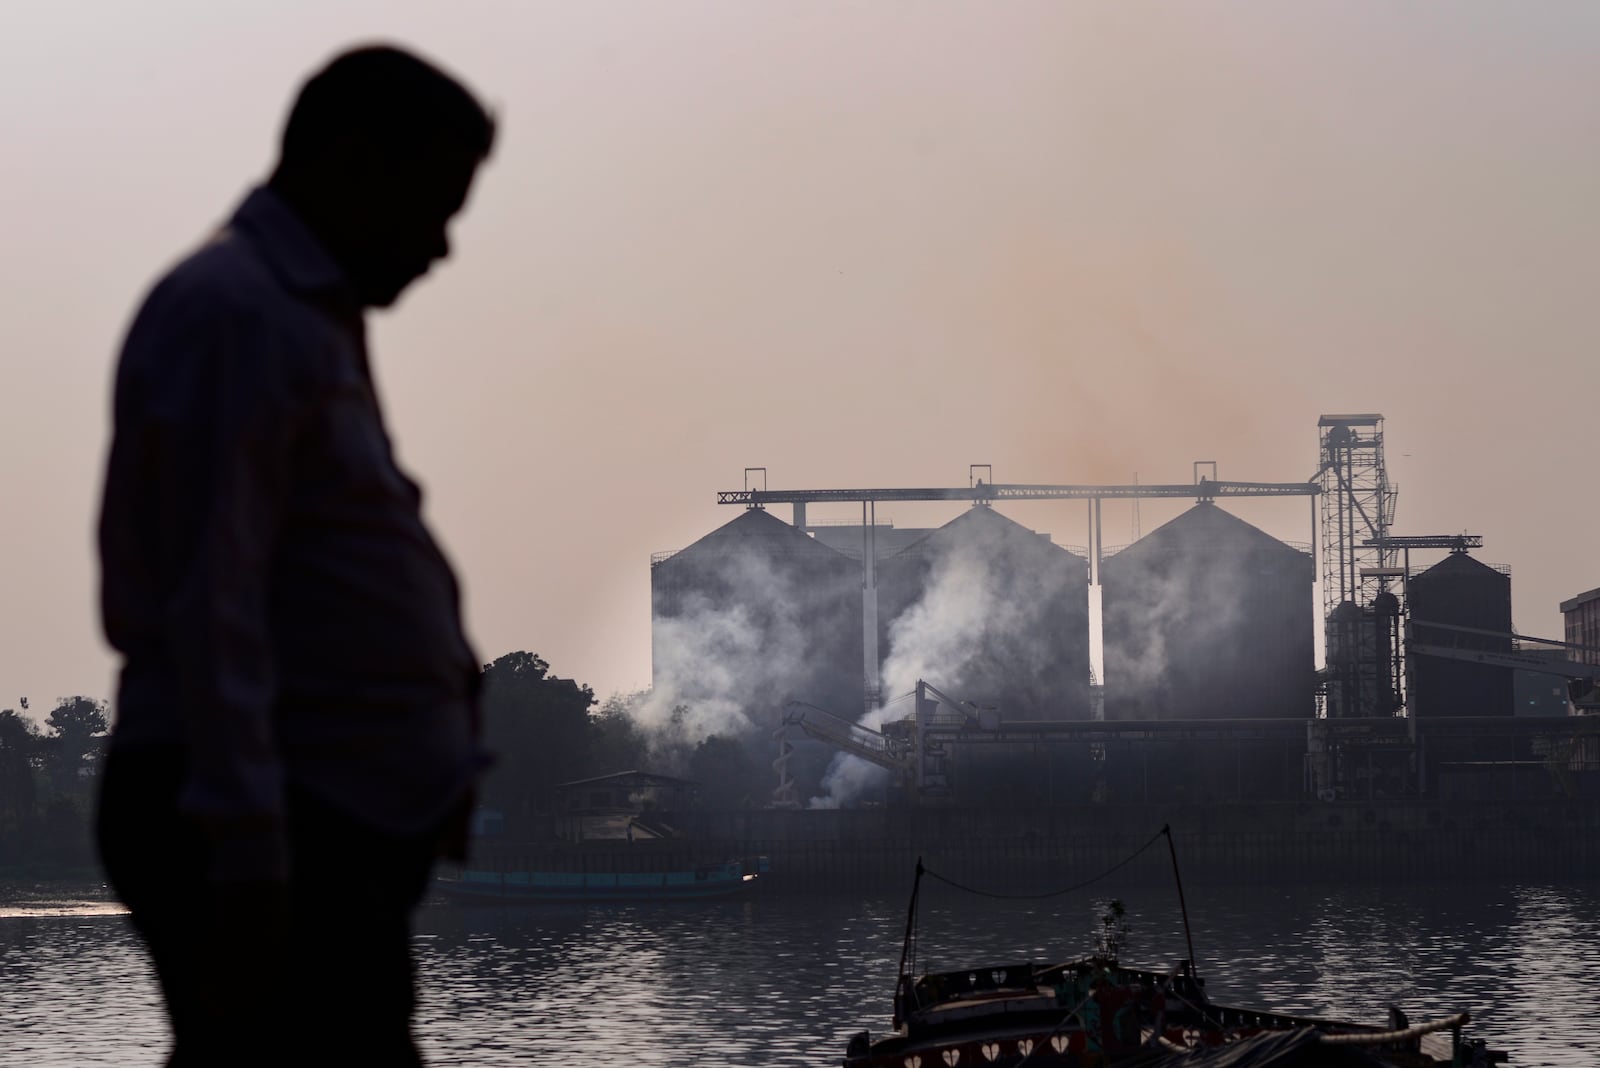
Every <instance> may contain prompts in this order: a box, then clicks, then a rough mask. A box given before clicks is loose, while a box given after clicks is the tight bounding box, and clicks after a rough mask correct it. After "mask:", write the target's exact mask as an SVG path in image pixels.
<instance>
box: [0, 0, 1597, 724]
mask: <svg viewBox="0 0 1600 1068" xmlns="http://www.w3.org/2000/svg"><path fill="white" fill-rule="evenodd" d="M374 38H385V39H390V40H395V41H399V42H402V43H406V44H410V45H413V46H415V47H417V48H418V49H420V50H422V51H424V52H426V53H427V54H429V55H431V56H433V57H434V58H436V59H437V60H438V61H440V62H441V63H443V64H444V65H445V66H447V67H449V68H451V69H453V70H454V71H456V72H458V73H459V74H461V75H462V76H463V77H464V78H465V79H466V80H468V81H469V82H470V83H471V84H473V85H474V86H475V87H476V88H477V89H478V90H480V92H481V93H482V94H483V96H485V97H486V98H487V99H488V100H489V101H491V102H493V104H494V105H495V107H496V108H497V109H498V110H499V113H500V115H501V119H502V124H503V128H502V140H501V143H500V147H499V150H498V152H497V154H496V156H495V158H494V160H493V162H492V165H491V166H490V167H489V168H488V170H487V171H486V172H485V173H484V174H483V176H482V180H481V182H480V184H479V187H478V190H477V193H476V195H475V196H474V199H473V201H472V203H471V205H470V207H469V209H468V213H467V215H466V216H465V217H464V219H463V220H462V221H461V222H460V224H459V225H458V227H457V230H456V234H455V246H456V258H455V260H454V261H453V262H451V263H449V264H447V265H444V266H443V267H442V268H440V269H438V270H437V271H436V273H435V274H434V276H432V277H431V278H430V279H428V280H427V281H425V282H424V283H423V284H421V285H419V286H418V287H417V288H416V289H415V290H414V291H412V292H411V293H410V294H409V295H408V296H407V298H406V299H405V300H404V301H403V302H402V303H401V305H400V306H399V307H398V309H396V310H395V311H393V312H391V313H388V314H384V315H381V316H378V317H377V318H376V321H375V324H374V345H375V351H376V357H377V358H376V368H377V373H378V375H379V379H380V382H381V386H382V390H383V393H384V395H385V398H386V401H387V404H388V408H389V416H390V421H391V426H392V429H393V431H394V433H395V436H396V438H397V441H398V445H399V448H400V451H401V454H402V460H403V462H404V463H405V464H406V465H407V466H408V467H409V468H410V469H411V470H412V471H413V472H414V473H415V474H416V475H417V476H418V477H419V478H420V480H421V481H422V482H423V483H424V485H425V486H426V487H427V490H428V502H429V503H428V507H429V513H430V516H431V518H432V520H433V522H434V524H435V526H436V528H437V530H438V531H439V533H440V535H441V537H442V539H443V541H444V542H445V543H446V545H447V547H448V549H449V551H450V552H451V554H452V556H453V558H454V559H455V561H456V562H457V564H458V566H459V568H460V570H461V572H462V575H463V578H464V582H465V587H466V593H467V611H468V617H469V623H470V627H471V630H472V632H473V634H474V636H475V638H476V640H477V642H478V644H479V647H480V651H481V653H482V654H483V657H484V658H485V659H486V660H487V659H491V658H493V657H495V656H498V655H500V654H502V653H504V652H507V651H510V650H513V649H530V650H533V651H535V652H538V653H540V654H541V655H543V656H544V657H546V658H547V659H548V660H549V661H550V662H551V664H552V665H553V667H554V669H555V671H556V672H557V673H559V674H561V675H564V676H572V677H576V678H578V679H580V680H582V681H585V682H588V683H590V684H591V685H593V686H594V687H595V689H596V690H597V691H599V692H600V693H601V694H602V695H603V694H605V693H607V692H610V691H612V690H618V689H631V688H636V687H639V686H642V685H644V684H645V683H647V681H648V679H649V658H650V651H649V650H650V640H649V567H648V561H649V556H650V553H651V552H653V551H657V550H663V549H672V548H678V547H681V546H683V545H686V544H688V543H689V542H691V541H693V540H694V539H695V538H697V537H699V536H700V535H701V534H704V533H705V532H707V531H709V530H710V529H712V528H713V527H715V526H716V525H718V524H720V523H722V522H725V521H727V520H729V519H731V518H733V515H734V513H733V512H732V511H731V510H729V509H719V508H718V507H717V506H716V504H715V503H714V502H715V492H716V491H717V490H718V489H728V488H737V487H738V486H739V485H740V484H741V469H742V468H743V467H745V466H746V465H764V466H766V467H768V468H769V469H770V479H771V485H772V486H773V487H774V488H776V487H780V486H789V487H794V486H852V485H869V484H870V485H912V484H919V485H927V484H935V485H938V484H948V485H964V484H965V482H966V477H967V465H968V464H969V463H974V462H981V463H990V464H993V465H994V474H995V477H996V479H998V480H1000V481H1128V480H1131V479H1132V477H1133V474H1134V473H1135V472H1138V473H1139V477H1140V478H1141V480H1143V481H1146V482H1154V481H1188V480H1189V478H1190V473H1191V468H1190V464H1191V461H1193V460H1196V459H1215V460H1217V461H1218V462H1219V464H1220V473H1221V475H1222V477H1224V478H1236V479H1250V480H1270V481H1287V480H1295V479H1304V478H1307V477H1309V476H1310V475H1311V474H1312V473H1313V471H1314V469H1315V467H1316V462H1317V455H1316V419H1317V416H1318V414H1319V413H1322V412H1340V411H1377V412H1382V413H1383V414H1384V415H1385V416H1386V417H1387V419H1388V427H1387V428H1388V432H1389V446H1390V448H1389V459H1390V468H1391V474H1392V476H1393V477H1394V479H1395V480H1396V481H1397V482H1398V483H1399V484H1400V486H1401V490H1402V492H1401V497H1400V506H1399V515H1398V520H1399V521H1398V524H1397V527H1398V529H1400V530H1401V531H1402V532H1409V533H1435V532H1456V531H1461V530H1470V531H1473V532H1477V533H1482V534H1484V535H1485V536H1486V538H1487V539H1488V544H1487V547H1486V549H1485V550H1484V551H1483V552H1482V553H1481V554H1480V555H1481V557H1482V558H1483V559H1486V560H1488V561H1491V562H1495V563H1504V564H1509V565H1511V567H1512V568H1513V588H1514V594H1515V602H1516V604H1515V608H1516V622H1517V625H1518V626H1519V627H1520V628H1522V629H1523V630H1526V631H1528V632H1530V633H1534V634H1544V635H1552V636H1555V635H1558V633H1559V627H1560V617H1559V614H1558V611H1557V608H1556V605H1557V602H1558V601H1560V600H1561V599H1562V598H1564V597H1568V596H1571V595H1572V594H1574V593H1576V592H1578V591H1580V590H1584V589H1588V588H1591V587H1594V586H1600V558H1597V554H1596V551H1595V546H1596V540H1597V534H1596V531H1597V530H1600V495H1597V493H1596V491H1595V479H1594V475H1593V474H1592V472H1591V470H1590V467H1591V462H1592V458H1593V455H1594V452H1593V445H1592V441H1593V435H1594V429H1593V428H1594V425H1595V410H1596V398H1597V397H1600V368H1597V366H1596V353H1597V351H1600V346H1597V341H1600V310H1597V309H1600V296H1597V293H1596V282H1597V266H1600V265H1597V257H1600V209H1597V193H1600V63H1597V62H1596V56H1597V55H1600V4H1596V3H1593V2H1592V0H1572V2H1568V3H1535V2H1518V3H1507V2H1503V0H1483V2H1465V0H1458V2H1453V3H1449V4H1443V3H1420V2H1417V3H1411V2H1385V3H1353V2H1350V0H1330V2H1311V0H1296V2H1295V3H1277V2H1270V0H1257V2H1253V3H1199V2H1196V3H1177V2H1171V3H1138V2H1131V0H1107V2H1104V3H1082V2H1068V0H1052V2H1048V3H1013V2H1004V3H997V2H981V3H980V2H972V3H959V4H958V3H935V2H928V0H917V2H909V0H908V2H895V3H891V2H859V0H853V2H848V3H846V2H840V3H821V2H812V0H806V2H802V0H783V2H779V0H770V2H766V0H742V2H727V3H689V2H672V3H667V2H647V0H637V2H631V3H630V2H622V0H617V2H609V3H587V2H579V0H568V2H565V3H559V4H556V3H527V2H510V0H507V2H504V3H487V2H483V3H475V2H468V0H455V2H452V3H449V4H444V3H432V2H429V3H421V2H414V3H401V2H397V0H370V2H339V0H317V2H315V3H310V2H298V0H295V2H290V0H270V2H268V0H226V2H218V0H190V2H177V0H141V2H139V3H121V2H115V0H105V2H102V3H98V4H90V3H71V2H65V0H8V2H7V3H6V4H5V5H4V9H3V12H0V145H3V150H0V217H3V219H0V221H3V225H0V236H3V239H4V242H5V247H4V255H3V258H0V301H3V304H0V397H3V398H4V400H5V408H4V418H3V420H0V493H3V495H4V500H5V501H6V502H7V504H8V506H9V512H10V514H9V517H8V522H7V528H8V530H7V535H6V542H5V548H6V551H5V553H4V554H3V556H0V600H3V603H4V605H5V612H4V618H3V621H0V705H9V704H12V703H13V701H14V698H15V696H17V695H27V696H29V697H30V698H31V699H32V700H33V702H34V704H35V707H36V709H40V710H42V709H43V708H44V707H48V705H49V704H50V703H51V701H52V700H53V699H54V698H55V697H57V696H58V695H65V694H71V693H89V694H94V695H109V694H110V693H111V690H112V682H111V678H112V676H111V670H112V666H113V660H112V657H111V655H110V654H109V652H108V651H107V649H106V648H105V646H104V644H103V641H102V639H101V637H100V632H99V625H98V622H97V617H96V610H95V589H96V582H97V576H96V568H95V563H94V556H93V543H92V525H93V519H94V513H95V510H96V507H97V495H98V490H99V480H100V468H101V464H102V460H103V455H104V452H105V448H106V443H107V435H108V422H107V410H108V388H109V386H108V384H109V371H110V366H111V360H112V358H113V355H114V353H115V349H116V346H117V344H118V342H119V340H120V335H121V333H122V331H123V329H124V327H125V325H126V322H127V320H128V317H129V315H130V313H131V311H132V309H133V307H134V306H135V304H136V302H137V301H138V299H139V298H140V296H141V294H142V292H143V290H144V289H145V287H146V286H147V285H148V284H149V282H150V281H151V280H152V278H153V276H154V275H155V274H156V273H157V271H158V269H160V268H161V267H162V266H163V265H165V264H167V263H170V262H171V261H172V260H173V259H174V258H175V257H176V256H177V255H178V254H179V253H180V252H181V251H183V250H184V249H185V248H186V247H188V246H190V245H192V244H193V243H194V242H196V241H197V240H199V239H200V238H201V237H202V236H203V235H204V234H205V233H206V231H207V230H208V229H209V228H210V227H212V226H213V225H214V224H216V223H217V222H219V221H220V220H222V219H223V218H224V217H225V216H226V215H227V214H228V212H229V211H230V210H231V209H232V207H233V205H234V204H235V202H236V201H237V199H238V198H239V197H240V195H241V194H242V193H243V192H244V191H245V190H246V188H247V187H248V186H249V185H250V184H251V183H252V182H253V181H254V180H256V179H257V178H259V177H260V176H261V175H262V174H263V173H264V171H265V169H266V168H267V166H268V165H269V163H270V160H271V156H272V151H273V145H274V142H275V139H276V136H277V132H278V128H279V125H280V122H281V118H282V115H283V112H284V110H285V107H286V105H287V103H288V101H289V99H290V97H291V94H292V91H293V89H294V87H295V86H296V85H297V84H298V82H299V80H300V79H301V78H302V77H303V76H304V75H305V74H306V73H307V72H308V71H309V70H311V69H312V68H313V67H315V66H316V65H318V64H319V63H320V62H321V61H323V60H324V59H325V58H327V56H329V55H330V54H331V53H333V52H334V51H336V50H338V49H339V48H341V47H342V46H344V45H347V44H349V43H352V42H357V41H363V40H370V39H374ZM1175 511H1176V509H1175V508H1173V507H1171V506H1165V507H1163V506H1159V505H1156V504H1153V503H1147V504H1146V505H1145V506H1144V508H1143V514H1142V522H1143V526H1144V529H1146V530H1148V529H1150V528H1151V527H1152V526H1154V525H1155V524H1156V523H1157V522H1159V521H1160V520H1161V519H1163V518H1167V517H1170V516H1171V515H1172V514H1174V513H1175ZM779 514H780V515H782V516H783V517H784V518H788V513H787V509H783V510H782V511H780V513H779ZM812 514H813V517H814V518H826V517H827V516H828V513H825V512H821V511H819V510H814V511H813V513H812ZM838 514H839V517H840V518H845V517H847V516H848V514H849V512H848V510H844V511H841V512H840V513H838ZM883 514H885V513H880V518H881V517H882V515H883ZM886 514H887V515H888V516H889V517H890V518H893V519H894V520H895V521H896V522H897V523H900V524H902V525H912V524H918V523H938V522H943V521H944V520H946V519H949V518H951V517H952V516H953V515H954V514H955V512H954V510H953V509H952V508H950V507H943V508H924V509H920V510H913V509H909V508H906V509H899V510H895V509H888V510H886ZM1009 514H1011V515H1013V516H1014V517H1015V518H1017V519H1019V520H1021V521H1023V522H1025V523H1028V524H1029V525H1032V526H1035V527H1037V528H1040V529H1044V530H1048V531H1050V532H1051V533H1053V534H1055V536H1056V537H1057V539H1058V540H1060V541H1063V542H1067V543H1082V542H1083V540H1084V536H1083V532H1082V528H1083V525H1084V524H1083V517H1082V506H1081V505H1079V506H1074V507H1071V508H1069V507H1067V506H1065V505H1061V506H1054V507H1046V506H1036V507H1034V508H1031V509H1014V510H1011V511H1010V513H1009ZM1241 514H1243V515H1244V516H1245V517H1246V518H1248V519H1251V520H1252V521H1253V522H1258V523H1260V524H1261V525H1263V526H1266V527H1267V528H1268V529H1269V530H1271V531H1272V532H1273V533H1275V534H1278V535H1279V536H1281V537H1285V538H1288V539H1292V540H1300V541H1305V540H1308V539H1309V537H1310V534H1309V521H1308V509H1307V506H1306V505H1305V502H1303V501H1297V502H1294V503H1293V504H1292V505H1287V504H1283V503H1273V504H1270V505H1264V506H1261V507H1259V508H1255V509H1245V510H1241ZM1106 525H1107V533H1106V541H1107V542H1108V543H1116V542H1119V541H1127V540H1129V537H1131V533H1132V530H1131V517H1130V516H1129V515H1128V513H1127V512H1126V511H1125V510H1121V509H1113V508H1111V507H1109V506H1108V508H1107V511H1106ZM1121 531H1126V532H1127V535H1128V536H1121V534H1120V533H1119V532H1121Z"/></svg>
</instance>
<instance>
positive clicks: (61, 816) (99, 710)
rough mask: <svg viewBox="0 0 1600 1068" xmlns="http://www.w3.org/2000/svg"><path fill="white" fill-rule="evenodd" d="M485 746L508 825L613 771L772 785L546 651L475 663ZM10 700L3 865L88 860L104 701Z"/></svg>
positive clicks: (706, 782)
mask: <svg viewBox="0 0 1600 1068" xmlns="http://www.w3.org/2000/svg"><path fill="white" fill-rule="evenodd" d="M482 683H483V689H482V694H481V702H480V710H481V714H482V721H483V738H484V745H485V747H486V748H487V749H488V750H489V752H490V754H491V755H492V758H493V760H494V763H493V764H492V765H491V766H490V768H489V770H488V772H487V773H486V774H485V776H484V778H483V780H482V782H481V783H480V787H479V795H478V800H479V803H480V804H482V805H484V806H486V807H489V808H493V809H496V810H498V811H500V812H502V813H504V814H505V816H506V818H507V820H508V822H509V827H508V830H511V831H512V832H513V833H519V832H520V833H537V831H538V828H539V827H540V825H541V823H542V819H543V817H545V816H547V815H548V814H549V813H550V812H552V810H553V804H554V791H555V787H556V786H557V785H559V784H560V783H563V782H570V781H573V780H575V779H584V778H591V777H594V776H597V775H607V774H610V773H612V772H616V771H631V770H640V771H646V770H647V771H655V772H661V773H664V774H669V775H678V776H681V777H684V778H688V779H692V780H694V781H696V782H698V783H700V784H701V788H700V792H699V803H700V804H702V805H704V806H706V807H710V808H740V807H750V806H756V807H759V806H761V805H763V804H765V803H766V801H767V799H768V797H769V795H770V790H771V787H772V781H771V780H772V772H771V770H770V769H769V768H768V767H767V765H766V761H765V760H763V759H761V758H760V757H758V756H757V755H756V754H755V753H754V752H752V751H751V750H750V748H749V745H748V744H747V743H748V740H746V739H741V738H733V737H722V736H712V737H710V738H704V739H691V738H689V737H687V736H686V735H685V734H684V732H682V731H681V730H678V729H675V725H677V724H681V723H682V721H683V719H684V715H685V713H686V711H687V710H686V709H682V708H680V709H678V710H677V711H676V713H675V714H674V716H673V717H672V718H671V719H670V720H669V722H668V724H667V725H666V727H665V728H664V729H662V730H658V731H653V732H645V731H643V730H641V729H640V728H639V727H638V725H637V724H636V722H635V721H634V719H633V717H632V716H631V714H630V712H631V709H632V707H633V705H634V703H635V702H636V701H638V700H639V699H641V698H642V697H643V696H644V695H643V694H633V695H615V696H613V697H611V698H609V699H608V700H606V701H605V702H603V703H602V702H600V701H598V700H596V698H595V695H594V691H593V690H592V689H590V688H589V687H588V686H585V685H583V684H582V683H579V682H576V681H575V680H573V679H564V678H560V677H558V676H556V675H553V674H551V672H550V665H549V663H548V662H546V661H545V660H544V659H543V658H542V657H540V656H538V655H536V654H534V653H529V652H515V653H508V654H506V655H505V656H502V657H500V658H499V659H498V660H496V661H494V662H493V663H491V664H488V665H486V666H485V667H484V669H483V677H482ZM22 709H23V711H22V712H19V711H17V710H15V709H5V710H3V711H0V869H12V870H18V869H38V870H59V869H71V868H84V867H88V866H91V865H93V864H94V847H93V827H94V807H95V799H96V796H97V794H98V790H99V776H100V767H101V763H102V760H103V758H104V750H105V743H106V732H107V730H108V729H109V726H110V720H109V714H108V709H107V705H106V702H104V701H100V700H95V699H93V698H89V697H82V696H78V697H65V698H62V699H60V700H59V701H58V702H57V703H56V705H55V707H54V708H53V709H52V710H51V712H50V714H49V716H48V717H47V718H46V719H45V722H44V726H43V728H41V727H40V726H39V725H38V724H37V723H36V722H35V720H33V719H32V718H31V717H29V716H27V715H25V714H24V713H25V712H26V709H27V703H26V702H25V701H24V702H23V705H22Z"/></svg>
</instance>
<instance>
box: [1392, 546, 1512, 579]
mask: <svg viewBox="0 0 1600 1068" xmlns="http://www.w3.org/2000/svg"><path fill="white" fill-rule="evenodd" d="M1490 576H1493V577H1494V578H1495V579H1497V580H1499V581H1500V582H1506V583H1509V582H1510V581H1511V576H1510V575H1508V574H1506V573H1505V572H1504V571H1503V570H1502V569H1500V568H1497V567H1495V566H1494V565H1493V564H1486V563H1484V562H1483V561H1482V560H1477V559H1474V558H1473V557H1471V556H1468V555H1467V554H1466V553H1465V552H1453V553H1451V554H1450V555H1449V556H1447V557H1445V558H1444V559H1443V560H1440V561H1439V562H1438V563H1437V564H1434V565H1433V566H1432V567H1430V568H1428V569H1427V570H1426V571H1422V572H1419V573H1417V574H1415V575H1412V576H1411V581H1412V582H1421V583H1422V584H1423V585H1427V584H1428V583H1429V582H1430V581H1432V580H1434V579H1459V578H1488V577H1490Z"/></svg>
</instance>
